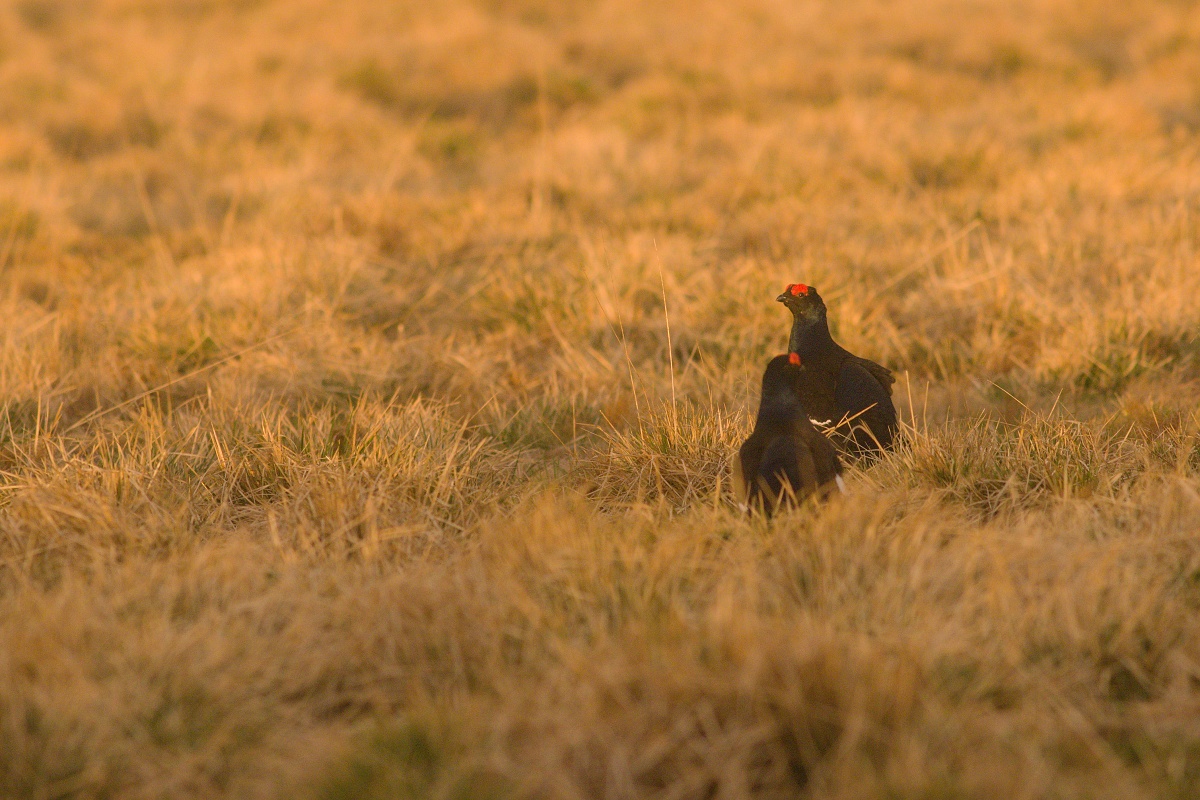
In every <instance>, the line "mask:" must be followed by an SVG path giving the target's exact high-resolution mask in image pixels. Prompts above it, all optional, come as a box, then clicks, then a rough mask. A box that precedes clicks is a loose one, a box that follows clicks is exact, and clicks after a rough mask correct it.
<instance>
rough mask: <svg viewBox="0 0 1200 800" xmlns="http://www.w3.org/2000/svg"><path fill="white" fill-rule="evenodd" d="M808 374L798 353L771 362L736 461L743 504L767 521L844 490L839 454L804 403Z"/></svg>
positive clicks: (737, 483) (779, 357)
mask: <svg viewBox="0 0 1200 800" xmlns="http://www.w3.org/2000/svg"><path fill="white" fill-rule="evenodd" d="M803 374H804V367H803V366H802V364H801V360H800V357H799V356H798V355H796V354H795V353H790V354H788V355H783V356H776V357H775V358H772V359H771V361H770V362H769V363H768V364H767V369H766V372H764V373H763V380H762V399H761V400H760V401H759V405H758V418H757V419H756V420H755V422H754V432H753V433H751V434H750V438H749V439H747V440H746V441H745V443H744V444H743V445H742V447H741V449H740V450H739V451H738V457H737V459H736V460H735V461H734V485H735V486H736V487H737V489H738V491H740V492H741V495H742V499H743V501H744V502H745V503H746V504H747V505H748V506H749V507H750V508H751V509H758V508H761V509H762V511H763V513H765V514H766V515H767V516H768V517H769V516H771V514H772V513H773V512H774V511H775V510H776V509H777V508H778V507H779V506H780V505H781V504H787V503H793V502H795V503H799V502H801V501H803V500H805V499H806V498H808V497H810V496H812V495H814V494H815V495H817V496H818V497H823V496H825V495H827V494H829V493H830V492H832V491H837V490H840V489H842V478H841V472H842V466H841V463H840V462H839V461H838V456H837V451H836V450H835V449H834V447H833V444H832V443H830V441H829V439H828V438H826V437H825V436H824V435H823V434H822V433H821V432H820V431H818V430H817V429H816V428H814V427H813V424H812V422H811V421H809V418H808V413H807V412H806V411H805V410H804V406H803V405H801V404H800V398H799V394H798V393H797V383H798V382H799V381H800V379H801V376H802V375H803Z"/></svg>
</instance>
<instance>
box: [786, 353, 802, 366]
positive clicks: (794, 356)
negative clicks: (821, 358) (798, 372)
mask: <svg viewBox="0 0 1200 800" xmlns="http://www.w3.org/2000/svg"><path fill="white" fill-rule="evenodd" d="M788 363H789V364H795V365H796V366H797V367H798V366H800V354H799V353H788Z"/></svg>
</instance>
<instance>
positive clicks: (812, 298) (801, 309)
mask: <svg viewBox="0 0 1200 800" xmlns="http://www.w3.org/2000/svg"><path fill="white" fill-rule="evenodd" d="M775 299H776V300H778V301H779V302H781V303H783V304H784V305H785V306H787V307H788V310H789V311H791V312H792V316H794V317H795V318H796V322H798V323H800V324H801V325H804V326H806V327H807V326H808V325H811V324H813V323H815V322H819V321H820V320H823V319H825V301H824V300H822V299H821V295H819V294H817V287H815V286H808V285H806V284H803V283H789V284H788V287H787V288H786V289H784V290H783V294H781V295H779V297H776V298H775Z"/></svg>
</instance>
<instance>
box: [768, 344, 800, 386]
mask: <svg viewBox="0 0 1200 800" xmlns="http://www.w3.org/2000/svg"><path fill="white" fill-rule="evenodd" d="M803 371H804V364H803V363H801V361H800V354H799V353H787V354H785V355H782V356H775V357H774V358H772V359H771V360H770V361H768V362H767V369H766V371H765V372H763V396H764V397H769V396H772V395H776V394H785V395H788V396H791V395H792V394H794V392H795V390H796V389H795V387H796V382H797V381H798V380H799V379H800V373H801V372H803Z"/></svg>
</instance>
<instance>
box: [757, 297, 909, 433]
mask: <svg viewBox="0 0 1200 800" xmlns="http://www.w3.org/2000/svg"><path fill="white" fill-rule="evenodd" d="M775 299H776V300H778V301H779V302H781V303H783V304H784V305H785V306H787V307H788V310H789V311H791V312H792V317H793V321H792V337H791V340H790V341H789V342H788V349H789V350H790V351H791V352H793V353H799V354H800V357H801V358H802V359H803V360H804V365H805V369H804V372H803V374H802V376H801V378H800V382H799V384H798V385H799V393H800V402H801V403H802V404H803V405H804V407H805V408H806V409H807V410H808V413H809V414H811V415H812V418H813V420H814V421H816V422H818V423H820V424H826V425H835V426H838V427H839V429H840V430H841V431H843V433H842V435H840V436H838V437H836V439H835V441H837V443H838V445H839V446H840V447H841V448H842V449H843V450H845V451H846V452H848V453H850V454H853V455H869V454H873V453H877V452H878V451H879V450H881V449H884V450H886V449H888V448H890V447H891V446H892V441H893V440H894V439H895V436H896V427H897V425H896V407H895V406H893V405H892V384H893V383H895V381H896V379H895V378H894V377H893V376H892V371H891V370H890V369H888V368H887V367H885V366H883V365H881V364H876V363H875V362H874V361H870V360H868V359H865V358H859V357H858V356H856V355H852V354H851V353H850V352H849V351H847V350H846V349H845V348H844V347H842V346H841V345H839V344H838V343H837V342H835V341H834V340H833V337H832V336H830V334H829V320H828V318H827V315H826V309H825V301H824V300H822V299H821V296H820V295H819V294H817V290H816V289H815V288H814V287H812V286H806V285H804V284H803V283H793V284H789V285H788V287H787V289H785V290H784V292H783V294H781V295H779V297H777V298H775Z"/></svg>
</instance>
